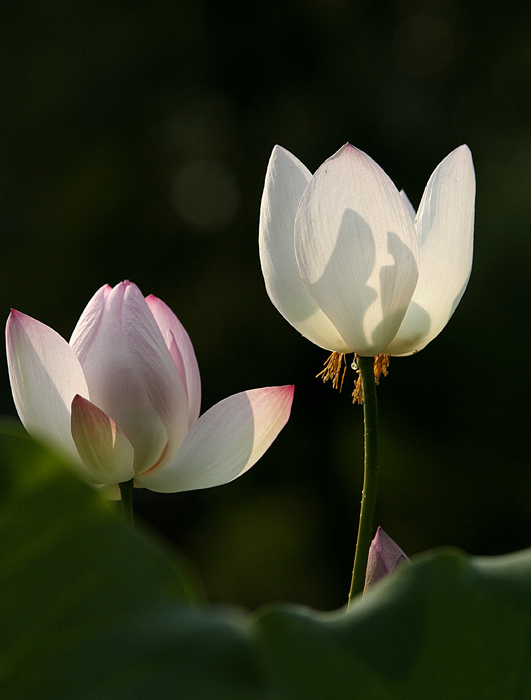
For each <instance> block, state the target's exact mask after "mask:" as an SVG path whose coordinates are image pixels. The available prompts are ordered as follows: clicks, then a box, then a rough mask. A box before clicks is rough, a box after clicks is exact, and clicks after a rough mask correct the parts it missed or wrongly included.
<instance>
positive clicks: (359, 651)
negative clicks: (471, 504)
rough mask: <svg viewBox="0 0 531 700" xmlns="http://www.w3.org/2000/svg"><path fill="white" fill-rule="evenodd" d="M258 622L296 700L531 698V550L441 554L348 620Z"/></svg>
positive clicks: (268, 614)
mask: <svg viewBox="0 0 531 700" xmlns="http://www.w3.org/2000/svg"><path fill="white" fill-rule="evenodd" d="M255 624H256V625H258V626H260V627H261V629H262V632H263V643H264V648H265V653H266V654H267V655H268V657H269V658H270V662H271V665H272V668H274V673H275V675H276V676H277V680H278V683H279V686H280V687H282V688H283V689H284V690H285V689H287V690H288V694H287V697H290V698H305V699H306V700H312V699H314V698H315V699H316V700H317V699H318V698H323V697H333V698H336V699H337V698H345V699H346V698H350V697H355V698H371V699H372V698H374V699H375V700H376V698H378V699H381V698H382V699H383V698H393V699H395V698H396V699H402V698H403V699H404V700H417V699H418V700H421V699H425V698H430V699H434V700H437V699H439V698H441V699H443V698H444V699H445V700H446V699H450V698H452V699H455V698H463V699H465V698H474V700H478V699H483V698H485V699H487V698H492V699H493V700H494V699H495V698H496V699H498V700H499V698H515V700H516V699H517V698H529V697H531V551H526V552H522V553H519V554H515V555H510V556H506V557H497V558H493V559H482V558H475V559H474V558H469V557H467V556H465V555H464V554H462V553H460V552H456V551H450V550H447V551H444V550H443V551H439V552H432V553H429V554H427V555H424V556H423V557H421V558H420V559H418V560H417V561H416V562H415V563H414V564H413V565H411V566H402V567H401V568H400V569H398V570H397V571H396V573H395V574H394V575H393V576H390V577H388V578H387V579H386V580H384V581H382V582H381V583H380V584H378V585H377V586H375V587H374V589H372V591H370V592H369V593H368V594H367V595H365V596H364V597H363V598H360V599H359V600H356V601H355V603H354V604H353V605H352V606H351V608H350V611H349V612H348V613H343V612H338V613H333V614H316V613H314V612H311V611H303V610H301V609H297V608H290V607H287V606H286V607H283V608H276V609H275V608H273V609H269V610H264V611H263V612H262V613H261V614H260V615H259V616H258V618H257V619H256V622H255ZM349 693H351V694H349Z"/></svg>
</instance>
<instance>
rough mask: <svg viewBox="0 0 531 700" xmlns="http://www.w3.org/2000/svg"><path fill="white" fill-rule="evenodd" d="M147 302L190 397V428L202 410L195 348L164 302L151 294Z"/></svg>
mask: <svg viewBox="0 0 531 700" xmlns="http://www.w3.org/2000/svg"><path fill="white" fill-rule="evenodd" d="M146 302H147V304H148V306H149V308H150V309H151V313H152V314H153V316H154V317H155V321H156V322H157V325H158V327H159V328H160V331H161V333H162V337H163V338H164V342H165V343H166V347H167V348H168V350H169V351H170V355H171V357H172V359H173V361H174V363H175V366H176V367H177V370H178V372H179V374H180V376H181V379H182V380H183V384H184V387H185V389H186V394H187V396H188V412H189V416H190V420H189V427H190V428H191V427H192V425H193V424H194V423H195V422H196V420H197V419H198V418H199V411H200V409H201V377H200V375H199V366H198V364H197V359H196V356H195V352H194V346H193V345H192V341H191V340H190V336H189V335H188V333H187V332H186V330H185V328H184V326H183V324H182V323H181V322H180V321H179V319H178V318H177V316H176V315H175V314H174V313H173V311H172V310H171V309H170V308H169V306H167V305H166V304H165V303H164V302H163V301H161V300H160V299H158V298H157V297H155V296H153V295H152V294H150V295H149V296H147V297H146Z"/></svg>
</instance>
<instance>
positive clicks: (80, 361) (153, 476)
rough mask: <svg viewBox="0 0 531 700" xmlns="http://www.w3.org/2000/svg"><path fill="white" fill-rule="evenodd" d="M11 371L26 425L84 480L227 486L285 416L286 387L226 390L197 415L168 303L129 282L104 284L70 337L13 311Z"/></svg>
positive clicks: (188, 363)
mask: <svg viewBox="0 0 531 700" xmlns="http://www.w3.org/2000/svg"><path fill="white" fill-rule="evenodd" d="M6 342H7V359H8V367H9V377H10V380H11V388H12V390H13V398H14V401H15V406H16V408H17V411H18V414H19V416H20V419H21V421H22V423H23V424H24V426H25V428H26V430H27V431H28V432H29V433H30V434H31V435H32V436H34V437H35V438H37V439H40V440H44V441H46V442H48V443H50V444H51V445H52V446H54V447H55V448H56V449H58V450H60V451H61V452H63V453H66V455H68V456H69V457H70V459H71V461H72V462H73V464H74V465H75V466H77V469H78V472H79V474H80V475H81V476H82V478H84V479H85V480H86V481H88V482H90V483H95V484H106V485H116V484H119V483H121V482H125V481H129V480H131V479H134V484H135V486H143V487H146V488H148V489H151V490H152V491H160V492H170V491H188V490H191V489H201V488H207V487H210V486H217V485H218V484H224V483H226V482H228V481H231V480H232V479H235V478H236V477H238V476H240V475H241V474H243V473H244V472H245V471H247V470H248V469H249V468H250V467H251V466H252V465H253V464H254V463H255V462H256V461H257V460H258V459H260V457H261V456H262V455H263V453H264V452H265V451H266V450H267V449H268V447H269V446H270V445H271V443H272V442H273V440H274V439H275V438H276V436H277V435H278V433H279V432H280V430H281V429H282V428H283V426H284V425H285V423H286V421H287V420H288V418H289V414H290V410H291V403H292V398H293V387H292V386H284V387H267V388H263V389H254V390H251V391H244V392H242V393H240V394H235V395H234V396H231V397H229V398H227V399H225V400H223V401H221V402H220V403H218V404H216V405H215V406H214V407H213V408H211V409H210V410H209V411H207V412H206V413H205V414H204V415H203V416H201V418H199V419H198V417H199V406H200V400H201V384H200V378H199V368H198V366H197V361H196V358H195V353H194V349H193V346H192V343H191V342H190V338H189V337H188V334H187V333H186V331H185V329H184V328H183V326H182V325H181V323H180V322H179V321H178V319H177V317H176V316H175V315H174V314H173V313H172V311H170V309H169V308H168V307H167V306H166V304H164V302H162V301H161V300H160V299H157V298H156V297H154V296H148V297H147V298H145V299H144V297H143V296H142V293H141V292H140V290H139V289H138V288H137V287H136V286H135V285H134V284H131V283H130V282H122V283H121V284H118V285H117V286H116V287H114V289H111V287H110V286H109V285H105V286H104V287H102V288H101V289H100V290H99V291H98V292H96V294H95V295H94V297H93V298H92V299H91V301H90V302H89V304H88V306H87V307H86V309H85V311H84V312H83V314H82V315H81V318H80V319H79V321H78V323H77V326H76V328H75V330H74V333H73V335H72V338H71V340H70V343H67V342H66V340H64V339H63V338H62V337H61V336H60V335H58V334H57V333H56V332H55V331H54V330H52V329H51V328H49V327H48V326H46V325H44V324H43V323H40V322H39V321H36V320H35V319H33V318H30V317H29V316H26V315H24V314H22V313H20V312H18V311H12V312H11V314H10V316H9V319H8V321H7V326H6Z"/></svg>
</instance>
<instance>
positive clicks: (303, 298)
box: [259, 144, 475, 356]
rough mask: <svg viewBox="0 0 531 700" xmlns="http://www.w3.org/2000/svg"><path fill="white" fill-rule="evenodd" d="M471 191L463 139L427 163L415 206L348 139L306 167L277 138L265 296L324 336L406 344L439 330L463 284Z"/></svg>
mask: <svg viewBox="0 0 531 700" xmlns="http://www.w3.org/2000/svg"><path fill="white" fill-rule="evenodd" d="M474 199H475V176H474V168H473V164H472V156H471V154H470V150H469V149H468V147H467V146H460V147H459V148H457V149H456V150H455V151H453V152H452V153H450V155H448V156H447V157H446V158H445V159H444V160H443V161H442V163H440V165H439V166H438V167H437V168H436V170H435V171H434V172H433V174H432V176H431V177H430V179H429V182H428V184H427V186H426V189H425V191H424V195H423V197H422V201H421V203H420V206H419V209H418V212H417V214H416V217H415V212H414V210H413V207H412V206H411V204H410V203H409V201H408V200H407V197H406V196H405V195H404V194H403V193H401V192H399V191H398V190H397V188H396V187H395V185H394V184H393V182H392V181H391V180H390V178H389V177H388V176H387V175H386V174H385V172H384V171H383V170H382V169H381V168H380V167H379V166H378V165H377V164H376V163H375V162H374V161H373V160H372V159H371V158H370V157H369V156H367V155H366V154H365V153H363V152H362V151H360V150H358V149H357V148H354V147H353V146H351V145H350V144H346V145H345V146H343V147H342V148H341V149H340V150H339V151H338V152H337V153H336V154H335V155H333V156H332V157H331V158H329V159H328V160H327V161H325V162H324V163H323V165H321V167H320V168H319V169H318V170H317V172H316V173H315V174H314V175H313V176H312V175H311V173H310V172H309V170H308V169H307V168H306V167H305V166H304V165H303V164H302V163H301V162H300V161H299V160H298V159H297V158H295V156H293V155H292V154H291V153H289V152H288V151H286V150H285V149H283V148H281V147H280V146H275V148H274V149H273V153H272V155H271V159H270V161H269V166H268V170H267V175H266V180H265V187H264V192H263V196H262V206H261V212H260V236H259V245H260V259H261V264H262V271H263V274H264V278H265V283H266V288H267V292H268V294H269V297H270V298H271V301H272V302H273V304H274V305H275V306H276V307H277V309H278V310H279V311H280V313H281V314H282V315H283V316H284V317H285V318H286V319H287V320H288V321H289V322H290V323H291V324H292V325H293V326H294V327H295V328H296V329H297V330H298V331H299V332H300V333H302V335H304V336H305V337H306V338H308V339H309V340H311V341H312V342H313V343H315V344H316V345H319V346H321V347H323V348H326V349H328V350H331V351H333V352H337V353H350V352H354V353H356V354H358V355H360V356H375V355H379V354H386V355H411V354H412V353H414V352H417V351H418V350H421V349H422V348H424V347H425V346H426V345H427V344H428V343H429V342H430V341H431V340H433V338H435V336H437V335H438V334H439V333H440V332H441V330H442V329H443V328H444V326H445V325H446V324H447V323H448V321H449V319H450V317H451V316H452V314H453V312H454V311H455V309H456V307H457V305H458V303H459V301H460V299H461V297H462V295H463V293H464V291H465V288H466V285H467V282H468V279H469V277H470V271H471V267H472V249H473V229H474Z"/></svg>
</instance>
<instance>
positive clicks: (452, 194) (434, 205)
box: [386, 146, 476, 355]
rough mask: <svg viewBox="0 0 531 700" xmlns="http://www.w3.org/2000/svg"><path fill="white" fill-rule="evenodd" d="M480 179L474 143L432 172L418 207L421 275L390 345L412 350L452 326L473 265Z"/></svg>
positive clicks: (396, 351)
mask: <svg viewBox="0 0 531 700" xmlns="http://www.w3.org/2000/svg"><path fill="white" fill-rule="evenodd" d="M475 194H476V179H475V175H474V166H473V163H472V155H471V153H470V150H469V148H468V146H460V147H459V148H457V149H456V150H455V151H452V153H450V155H448V156H447V157H446V158H445V159H444V160H443V161H442V162H441V163H440V164H439V165H438V167H437V168H436V169H435V171H434V172H433V174H432V176H431V177H430V179H429V181H428V184H427V185H426V189H425V191H424V194H423V196H422V200H421V203H420V206H419V209H418V212H417V234H418V240H419V260H420V262H419V272H420V274H419V280H418V284H417V287H416V289H415V293H414V294H413V298H412V300H411V305H410V308H409V309H408V311H407V314H406V316H405V318H404V320H403V322H402V325H401V326H400V329H399V331H398V333H397V335H396V337H395V338H394V340H393V341H392V343H391V344H390V345H389V347H388V348H387V350H386V353H387V354H391V355H410V354H412V353H413V352H416V351H418V350H422V348H424V347H425V346H426V345H427V344H428V343H429V342H430V341H432V340H433V339H434V338H435V336H437V335H438V334H439V333H440V332H441V331H442V329H443V328H444V327H445V326H446V324H447V323H448V321H449V320H450V318H451V316H452V314H453V313H454V311H455V309H456V308H457V305H458V304H459V302H460V300H461V297H462V296H463V294H464V291H465V289H466V286H467V283H468V279H469V277H470V272H471V270H472V253H473V237H474V201H475Z"/></svg>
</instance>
